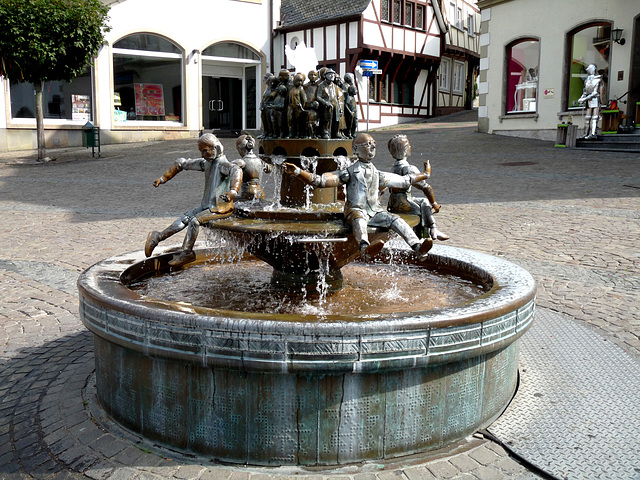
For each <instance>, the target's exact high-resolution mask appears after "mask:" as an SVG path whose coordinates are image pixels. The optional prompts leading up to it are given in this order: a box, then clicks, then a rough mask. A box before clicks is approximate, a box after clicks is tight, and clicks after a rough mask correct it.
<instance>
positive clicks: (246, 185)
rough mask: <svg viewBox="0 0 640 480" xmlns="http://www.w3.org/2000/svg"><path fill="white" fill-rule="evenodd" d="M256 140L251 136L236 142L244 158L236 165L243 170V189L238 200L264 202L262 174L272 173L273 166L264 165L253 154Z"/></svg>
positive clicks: (241, 137) (239, 138) (237, 148)
mask: <svg viewBox="0 0 640 480" xmlns="http://www.w3.org/2000/svg"><path fill="white" fill-rule="evenodd" d="M255 146H256V140H255V139H254V138H253V137H252V136H251V135H241V136H239V137H238V139H237V140H236V150H237V151H238V153H239V154H240V156H241V157H242V158H241V159H239V160H235V161H234V162H233V163H235V164H236V165H237V166H238V167H239V168H241V169H242V187H240V193H239V194H238V196H237V199H238V200H262V199H263V198H264V191H263V190H262V186H261V185H260V178H261V176H262V172H270V171H271V168H272V167H271V165H269V164H268V163H264V162H263V161H262V160H260V158H258V156H257V155H256V154H255V153H253V149H254V148H255Z"/></svg>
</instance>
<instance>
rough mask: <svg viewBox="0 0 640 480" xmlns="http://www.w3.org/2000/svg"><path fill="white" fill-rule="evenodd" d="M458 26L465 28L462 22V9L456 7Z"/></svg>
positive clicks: (461, 28)
mask: <svg viewBox="0 0 640 480" xmlns="http://www.w3.org/2000/svg"><path fill="white" fill-rule="evenodd" d="M456 27H458V28H459V29H460V30H464V24H463V23H462V9H461V8H458V9H456Z"/></svg>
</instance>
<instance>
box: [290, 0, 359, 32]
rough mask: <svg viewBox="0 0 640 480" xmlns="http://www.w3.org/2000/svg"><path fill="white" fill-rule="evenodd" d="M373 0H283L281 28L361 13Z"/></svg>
mask: <svg viewBox="0 0 640 480" xmlns="http://www.w3.org/2000/svg"><path fill="white" fill-rule="evenodd" d="M369 3H371V0H333V1H327V0H282V5H281V7H280V28H287V29H288V28H290V27H296V26H301V25H306V24H311V23H320V22H327V21H330V20H337V19H340V18H347V17H354V16H358V15H361V14H362V12H364V11H365V9H366V8H367V7H368V6H369Z"/></svg>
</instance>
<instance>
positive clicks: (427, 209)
mask: <svg viewBox="0 0 640 480" xmlns="http://www.w3.org/2000/svg"><path fill="white" fill-rule="evenodd" d="M388 147H389V153H390V154H391V156H392V157H393V158H395V160H396V161H395V163H394V164H393V173H396V174H398V175H408V174H412V173H414V174H415V173H418V172H419V170H418V169H417V168H416V167H414V166H413V165H411V164H410V163H409V162H408V161H407V158H408V157H409V156H410V155H411V144H410V143H409V140H408V139H407V136H406V135H401V134H400V135H394V136H393V137H391V139H390V140H389V144H388ZM425 167H426V168H425V171H426V173H427V178H428V176H429V175H430V173H431V165H429V162H427V163H426V165H425ZM413 186H415V187H416V188H419V189H420V190H422V192H423V193H424V194H425V196H426V197H427V198H413V196H412V195H411V185H410V186H409V187H407V188H391V189H390V192H391V195H390V196H389V203H388V205H387V209H388V210H389V211H390V212H394V213H413V214H414V215H420V227H421V230H422V232H421V234H422V235H421V236H422V237H423V238H429V237H430V238H432V239H433V240H449V236H448V235H445V234H444V233H442V232H441V231H440V230H438V228H437V227H436V221H435V219H434V218H433V214H434V213H438V212H439V211H440V205H438V203H437V202H436V198H435V195H434V193H433V188H432V187H431V185H429V184H428V183H427V182H426V180H422V181H420V182H417V183H415V184H413Z"/></svg>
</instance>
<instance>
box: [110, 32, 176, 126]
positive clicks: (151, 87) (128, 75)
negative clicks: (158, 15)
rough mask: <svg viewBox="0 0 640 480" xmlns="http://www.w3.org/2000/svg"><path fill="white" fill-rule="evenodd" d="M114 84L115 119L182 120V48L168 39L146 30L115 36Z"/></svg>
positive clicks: (129, 120)
mask: <svg viewBox="0 0 640 480" xmlns="http://www.w3.org/2000/svg"><path fill="white" fill-rule="evenodd" d="M113 84H114V92H115V96H114V110H115V114H114V115H115V119H116V122H118V123H122V122H132V121H143V120H148V121H163V122H164V121H169V122H176V123H181V122H182V119H183V112H182V98H183V92H182V51H181V50H180V48H178V47H177V46H176V45H174V44H173V43H172V42H170V41H169V40H166V39H164V38H162V37H160V36H158V35H153V34H149V33H136V34H133V35H128V36H126V37H124V38H122V39H120V40H118V41H117V42H116V43H115V44H114V45H113Z"/></svg>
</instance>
